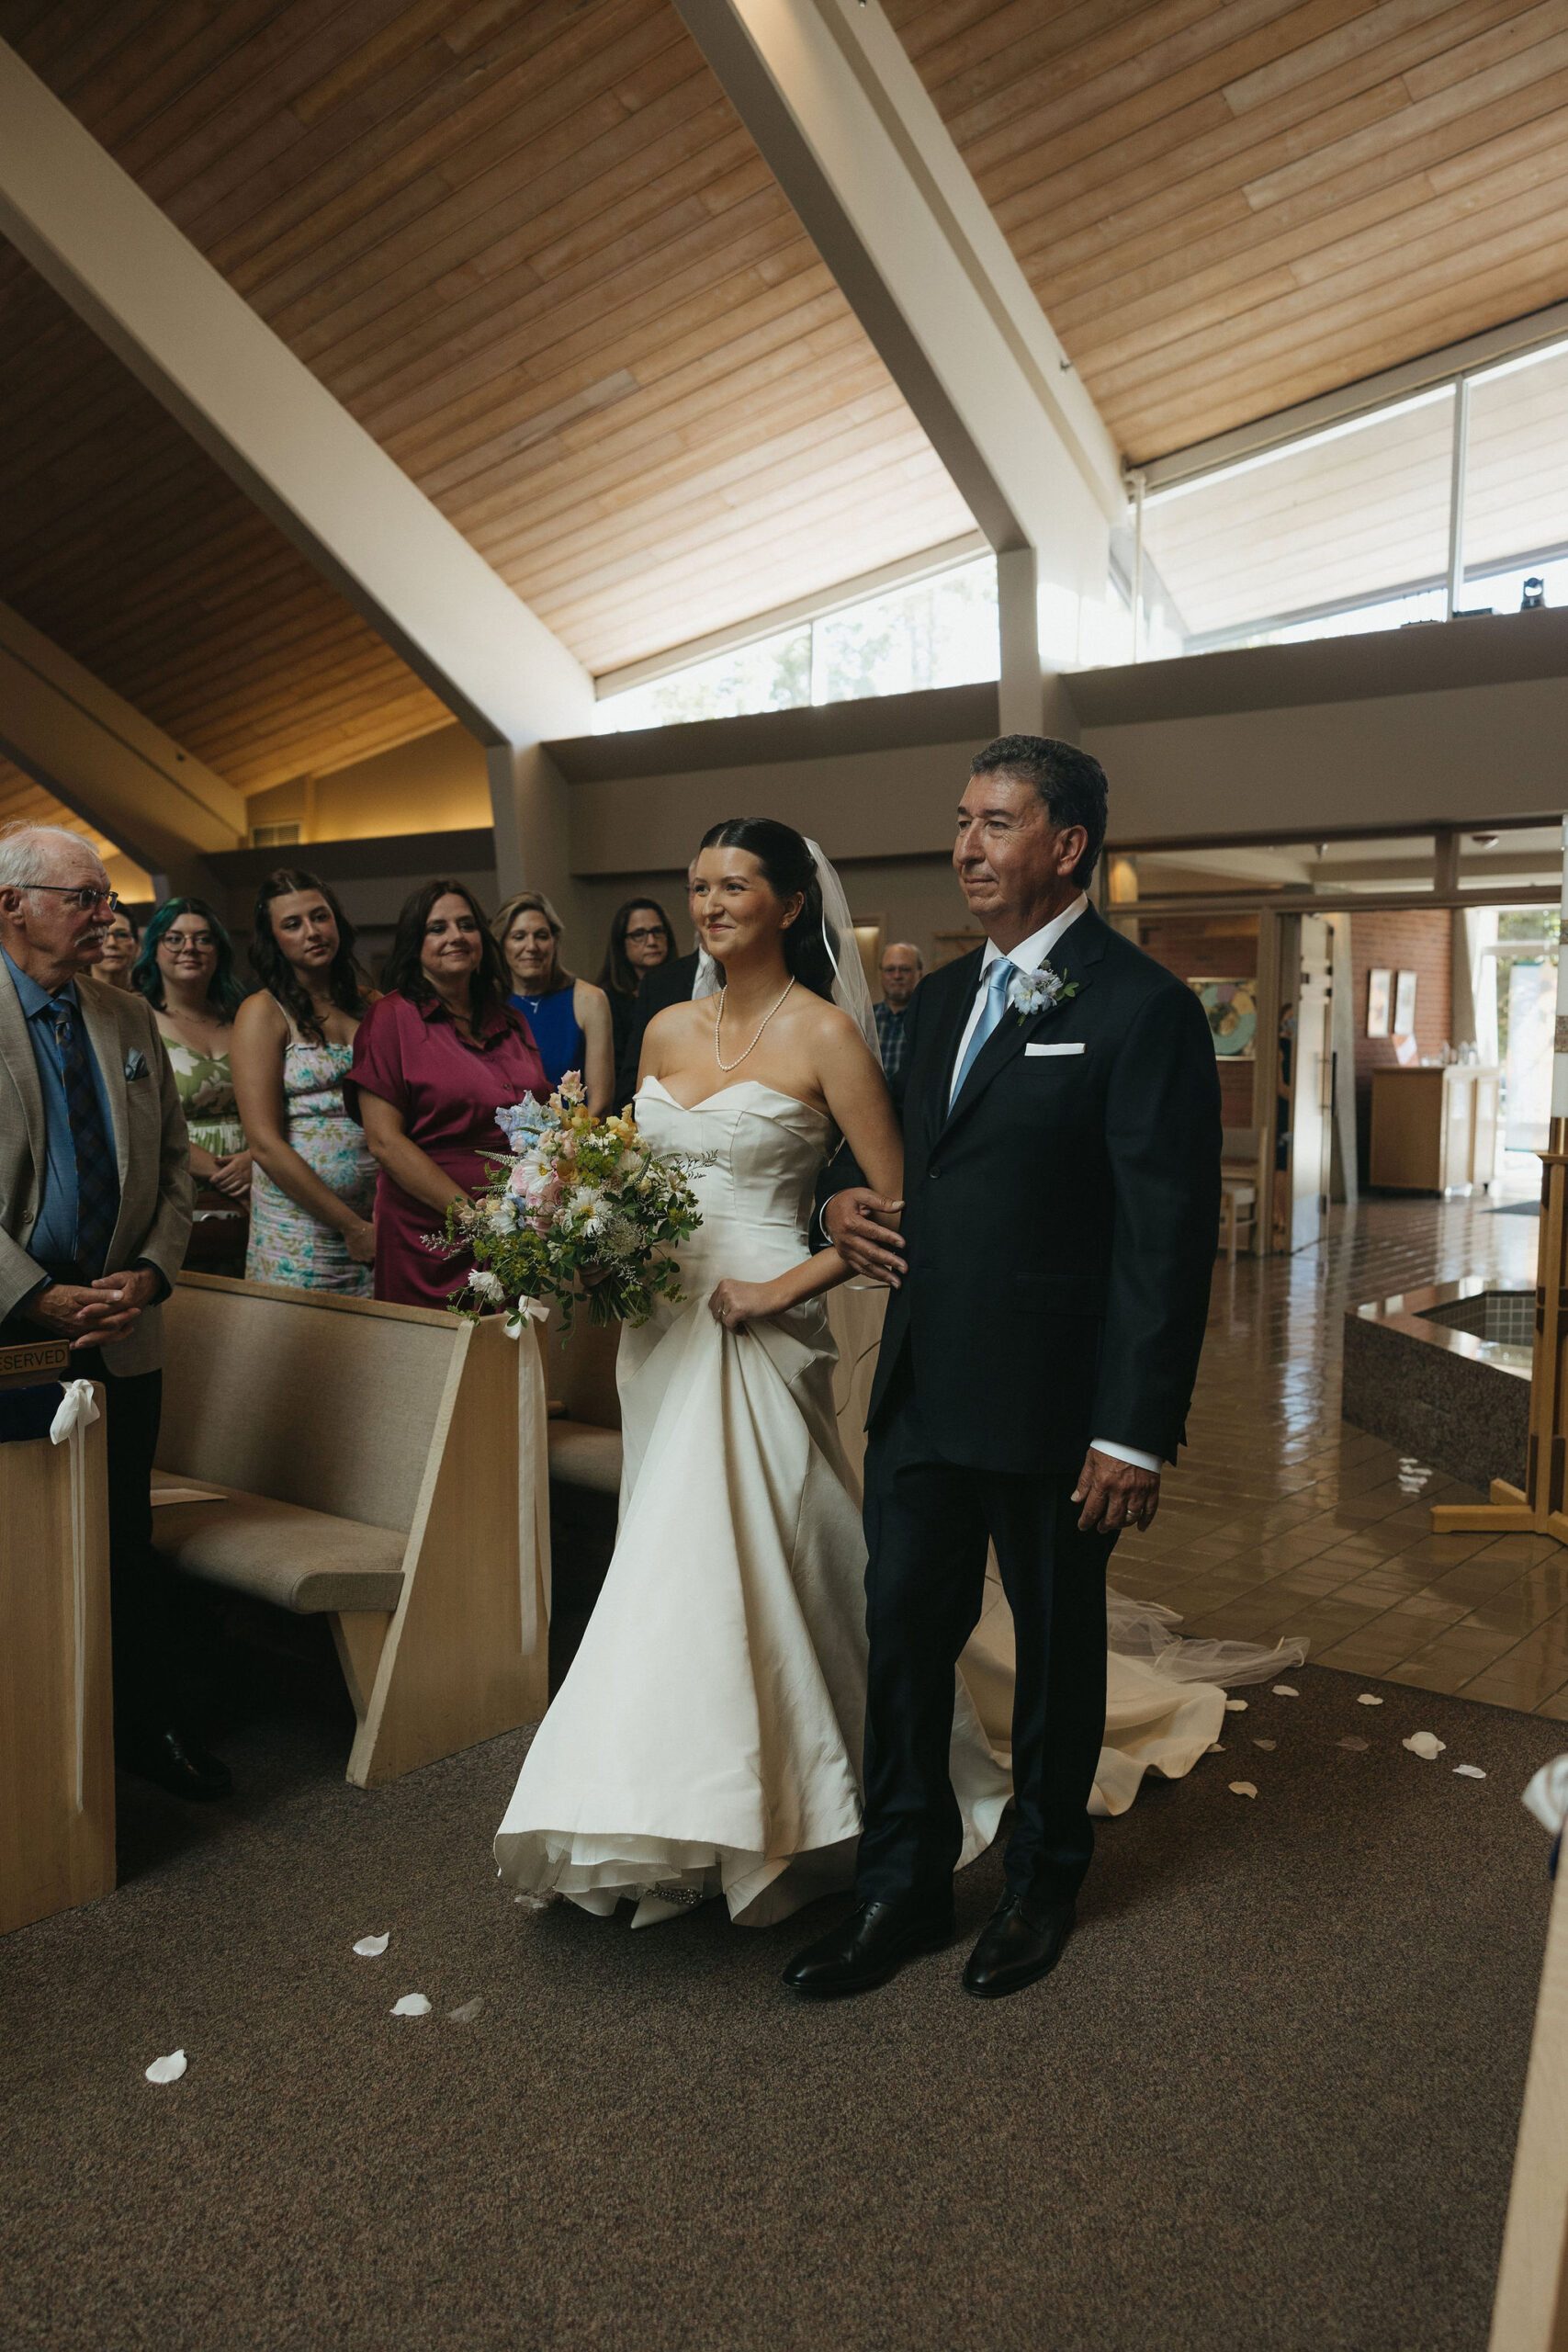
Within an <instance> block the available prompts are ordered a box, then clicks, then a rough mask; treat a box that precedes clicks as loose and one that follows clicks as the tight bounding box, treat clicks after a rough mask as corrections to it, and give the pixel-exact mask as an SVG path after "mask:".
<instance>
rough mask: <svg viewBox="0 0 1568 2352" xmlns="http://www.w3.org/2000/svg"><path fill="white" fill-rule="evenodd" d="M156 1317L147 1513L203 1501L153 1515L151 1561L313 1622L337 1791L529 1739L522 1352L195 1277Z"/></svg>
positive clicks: (455, 1328) (541, 1670)
mask: <svg viewBox="0 0 1568 2352" xmlns="http://www.w3.org/2000/svg"><path fill="white" fill-rule="evenodd" d="M164 1318H165V1321H164V1330H165V1369H164V1419H163V1429H162V1432H161V1435H160V1438H159V1443H158V1476H157V1477H156V1478H155V1480H154V1495H155V1496H156V1494H157V1492H158V1490H159V1488H160V1487H163V1488H164V1490H167V1489H168V1488H169V1487H179V1486H190V1485H195V1486H199V1487H207V1488H216V1489H218V1490H219V1491H218V1494H217V1496H216V1498H211V1499H208V1498H204V1499H201V1500H196V1501H182V1502H168V1503H164V1504H159V1505H158V1506H157V1507H156V1508H155V1509H154V1510H153V1514H152V1516H153V1540H154V1542H155V1543H156V1544H157V1545H158V1547H159V1549H160V1551H162V1552H163V1553H164V1555H166V1556H167V1557H169V1558H170V1559H171V1560H172V1561H173V1562H174V1564H175V1566H176V1567H178V1568H179V1569H180V1570H181V1571H182V1572H183V1573H184V1574H186V1575H187V1576H193V1577H201V1578H203V1579H204V1580H206V1581H208V1582H210V1583H215V1584H219V1585H225V1586H228V1587H230V1588H231V1589H233V1590H236V1591H241V1592H245V1593H249V1594H252V1595H254V1597H255V1598H257V1599H259V1600H266V1601H270V1602H272V1603H273V1604H274V1605H275V1606H276V1607H279V1608H284V1609H288V1610H292V1611H297V1612H300V1613H308V1614H324V1615H325V1616H327V1617H328V1618H329V1620H330V1622H331V1624H332V1629H333V1640H334V1642H335V1643H336V1645H337V1653H338V1657H339V1660H340V1662H341V1664H342V1666H343V1670H344V1679H345V1681H346V1682H347V1685H348V1691H349V1695H350V1697H351V1698H352V1700H353V1702H354V1708H355V1714H356V1715H357V1717H358V1719H359V1720H358V1730H357V1732H356V1734H355V1741H354V1748H353V1753H352V1755H351V1756H350V1758H349V1764H348V1778H349V1779H350V1780H351V1781H355V1782H357V1784H358V1785H359V1786H360V1787H362V1788H368V1787H373V1786H374V1785H375V1784H376V1783H378V1781H387V1780H391V1779H394V1778H395V1777H396V1776H397V1775H398V1774H399V1773H400V1772H407V1771H411V1770H413V1768H414V1767H415V1766H416V1765H420V1764H428V1763H432V1762H434V1760H435V1759H436V1758H438V1757H442V1756H450V1755H453V1754H455V1753H456V1752H457V1750H458V1749H459V1748H464V1747H472V1746H473V1745H475V1743H476V1742H478V1741H479V1740H484V1739H493V1738H494V1737H496V1736H497V1735H498V1734H499V1733H501V1732H504V1731H511V1730H513V1729H515V1728H516V1726H517V1725H518V1724H524V1723H530V1722H535V1721H537V1719H538V1718H539V1717H540V1716H541V1715H542V1714H543V1713H544V1712H545V1706H546V1702H547V1688H546V1665H545V1660H546V1637H547V1625H548V1617H549V1536H548V1525H547V1518H546V1516H545V1512H544V1510H543V1508H542V1502H543V1498H542V1497H538V1496H535V1495H531V1494H530V1492H529V1491H528V1482H527V1480H526V1479H522V1480H520V1477H519V1471H518V1451H519V1436H518V1431H519V1422H518V1410H519V1396H518V1386H519V1378H520V1376H521V1378H522V1379H523V1380H524V1381H525V1382H526V1384H527V1386H526V1388H525V1397H524V1401H525V1405H526V1406H527V1408H528V1409H529V1410H530V1411H531V1412H532V1413H534V1414H535V1415H536V1422H537V1431H538V1436H539V1440H540V1443H539V1449H538V1450H539V1452H540V1453H541V1455H542V1451H543V1446H542V1437H543V1426H542V1425H543V1416H544V1383H543V1378H542V1373H541V1367H540V1363H539V1358H538V1353H537V1351H536V1349H534V1348H532V1347H525V1346H522V1345H520V1344H519V1343H518V1342H517V1341H515V1340H509V1339H508V1338H507V1337H506V1335H505V1331H504V1329H503V1328H502V1323H501V1321H500V1319H499V1318H487V1319H486V1320H485V1321H484V1322H482V1323H477V1324H476V1323H467V1322H463V1321H461V1320H460V1319H459V1318H458V1317H457V1316H454V1315H448V1314H446V1313H445V1312H443V1311H441V1310H438V1309H432V1308H428V1307H412V1306H380V1305H378V1304H373V1303H372V1302H370V1301H369V1300H366V1299H348V1298H339V1297H337V1296H335V1295H333V1294H332V1293H330V1292H325V1291H304V1290H287V1289H283V1288H281V1287H278V1286H276V1285H274V1284H271V1283H246V1282H233V1281H227V1280H223V1279H220V1278H219V1277H217V1276H213V1275H204V1274H182V1275H181V1277H180V1280H179V1282H178V1283H177V1284H176V1285H175V1293H174V1295H173V1296H172V1297H171V1298H170V1300H169V1302H168V1304H167V1306H166V1307H165V1309H164ZM520 1563H521V1566H520ZM525 1621H526V1622H525Z"/></svg>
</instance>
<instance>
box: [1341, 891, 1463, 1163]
mask: <svg viewBox="0 0 1568 2352" xmlns="http://www.w3.org/2000/svg"><path fill="white" fill-rule="evenodd" d="M1452 956H1453V949H1452V917H1451V916H1450V913H1449V911H1448V910H1447V909H1446V908H1426V909H1421V910H1417V909H1416V908H1412V909H1411V910H1410V911H1409V912H1408V913H1398V914H1364V915H1362V914H1353V915H1352V916H1351V918H1350V970H1351V984H1350V1011H1351V1016H1352V1020H1353V1023H1354V1031H1355V1039H1356V1138H1357V1144H1358V1148H1359V1159H1360V1165H1361V1181H1362V1182H1363V1183H1364V1182H1366V1175H1367V1140H1368V1129H1369V1125H1370V1122H1371V1102H1372V1072H1373V1070H1375V1069H1397V1068H1398V1066H1399V1056H1398V1055H1397V1054H1396V1053H1395V1051H1394V1048H1393V1036H1392V1035H1390V1036H1387V1037H1369V1036H1368V1035H1367V976H1368V974H1369V973H1370V972H1371V971H1373V970H1374V969H1381V970H1384V971H1388V972H1392V973H1393V975H1394V980H1393V983H1391V993H1390V998H1389V1019H1390V1022H1391V1023H1392V1021H1393V992H1392V991H1393V987H1394V986H1396V985H1397V980H1398V975H1399V974H1400V973H1401V972H1414V973H1415V974H1416V1058H1417V1059H1419V1058H1420V1057H1421V1056H1422V1055H1423V1054H1435V1053H1437V1051H1438V1048H1439V1046H1444V1045H1447V1044H1450V1043H1451V1042H1452V1020H1453V961H1452Z"/></svg>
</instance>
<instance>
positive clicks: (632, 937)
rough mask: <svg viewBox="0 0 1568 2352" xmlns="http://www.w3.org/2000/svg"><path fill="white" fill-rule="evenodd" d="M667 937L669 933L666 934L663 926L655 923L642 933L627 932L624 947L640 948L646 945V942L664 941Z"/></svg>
mask: <svg viewBox="0 0 1568 2352" xmlns="http://www.w3.org/2000/svg"><path fill="white" fill-rule="evenodd" d="M668 937H669V933H667V932H666V930H665V928H664V925H663V924H662V923H661V922H656V923H653V924H651V925H649V927H647V928H646V929H644V930H642V931H628V932H627V933H626V945H627V946H628V947H632V946H637V947H642V946H644V945H646V944H647V943H648V941H649V940H650V939H666V938H668Z"/></svg>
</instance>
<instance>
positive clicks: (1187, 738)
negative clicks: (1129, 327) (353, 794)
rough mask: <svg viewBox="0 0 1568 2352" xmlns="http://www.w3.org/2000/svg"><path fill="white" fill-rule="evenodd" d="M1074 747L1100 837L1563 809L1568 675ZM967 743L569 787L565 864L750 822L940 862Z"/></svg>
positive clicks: (675, 845) (675, 849)
mask: <svg viewBox="0 0 1568 2352" xmlns="http://www.w3.org/2000/svg"><path fill="white" fill-rule="evenodd" d="M1194 666H1195V665H1194ZM1080 740H1081V741H1082V742H1083V745H1084V748H1085V750H1086V751H1089V752H1093V753H1094V755H1095V757H1096V758H1097V759H1098V760H1100V763H1102V765H1103V766H1104V768H1105V772H1106V775H1107V776H1108V777H1109V778H1110V783H1111V840H1112V841H1113V842H1114V841H1130V842H1139V841H1152V840H1158V841H1162V842H1170V843H1179V842H1181V841H1182V840H1183V839H1184V838H1186V839H1197V840H1201V839H1204V838H1211V839H1212V838H1213V836H1215V835H1216V834H1218V835H1220V836H1222V837H1224V836H1226V835H1229V836H1232V837H1236V838H1244V837H1246V836H1247V835H1249V834H1252V835H1265V836H1266V835H1269V834H1272V835H1273V836H1275V837H1276V838H1280V837H1288V836H1291V835H1294V836H1295V837H1296V838H1298V839H1306V840H1311V839H1314V838H1315V837H1316V836H1317V835H1318V833H1319V832H1334V831H1346V830H1350V829H1354V828H1362V827H1367V826H1371V825H1378V826H1386V827H1387V828H1388V829H1389V830H1391V831H1400V830H1404V829H1406V828H1408V829H1409V830H1411V831H1421V830H1425V829H1426V828H1427V827H1429V826H1431V825H1432V824H1435V823H1445V822H1451V823H1457V824H1461V825H1464V824H1472V825H1473V824H1481V823H1483V822H1484V821H1485V820H1487V819H1488V818H1496V817H1502V816H1510V815H1517V816H1551V815H1554V814H1557V813H1560V812H1561V811H1562V810H1563V809H1565V808H1568V761H1565V758H1564V745H1565V744H1568V679H1557V678H1552V679H1529V680H1521V681H1517V682H1516V683H1513V684H1503V685H1478V686H1468V687H1461V688H1458V689H1455V690H1454V691H1452V692H1450V693H1446V694H1445V693H1438V694H1426V695H1388V696H1385V697H1382V698H1381V699H1377V700H1357V701H1349V702H1340V703H1328V704H1321V705H1316V706H1310V705H1309V706H1294V707H1286V708H1283V709H1278V710H1254V711H1235V712H1223V713H1214V714H1211V715H1206V716H1198V717H1193V718H1155V719H1150V720H1147V721H1145V722H1142V723H1138V724H1133V725H1122V726H1111V727H1086V728H1085V729H1083V731H1082V735H1081V739H1080ZM977 748H978V746H977V744H976V743H974V742H964V743H950V744H934V745H927V746H925V747H923V748H919V749H915V750H908V751H895V752H858V753H848V754H845V755H842V756H840V757H834V758H826V759H807V760H792V761H780V762H776V763H766V762H763V763H759V764H757V765H754V766H747V767H735V768H708V769H701V770H698V771H697V772H695V773H694V774H693V773H686V774H675V775H660V776H647V775H639V776H631V777H626V778H619V779H614V780H610V781H594V782H591V783H578V784H574V785H573V786H572V787H571V848H572V865H573V867H574V869H575V870H576V872H577V873H578V875H579V876H581V878H582V880H583V881H584V882H589V881H592V880H593V879H595V878H596V877H597V876H600V875H603V874H605V873H611V872H613V873H617V874H626V873H633V874H652V873H662V872H665V871H669V870H671V869H675V870H680V868H681V867H682V864H683V861H684V859H685V857H687V856H688V855H689V854H690V853H691V850H692V849H693V847H694V845H695V844H696V842H698V841H700V840H701V838H702V835H703V832H704V831H705V829H706V827H707V826H709V825H711V824H713V823H715V822H716V820H718V819H719V818H721V817H727V816H731V815H734V814H738V813H752V812H757V813H765V814H767V815H769V816H772V817H780V818H783V819H784V820H785V822H787V823H789V824H792V825H796V826H798V827H799V828H800V830H801V831H803V832H807V833H810V834H812V835H813V836H814V837H815V838H816V839H817V840H818V841H819V842H821V844H822V847H823V848H824V849H825V850H826V851H827V853H828V854H829V856H830V857H831V858H832V859H834V861H835V862H836V863H839V862H849V861H852V860H855V859H876V858H880V859H884V860H886V859H888V858H903V857H920V858H925V859H929V858H931V857H936V858H939V859H940V858H943V857H945V854H946V852H947V847H948V844H949V842H951V840H952V834H953V806H954V803H955V802H956V801H957V798H958V796H959V794H960V793H961V792H962V791H963V788H964V779H965V776H966V774H967V767H968V758H969V754H970V753H971V752H972V751H974V750H976V749H977ZM595 895H596V894H595Z"/></svg>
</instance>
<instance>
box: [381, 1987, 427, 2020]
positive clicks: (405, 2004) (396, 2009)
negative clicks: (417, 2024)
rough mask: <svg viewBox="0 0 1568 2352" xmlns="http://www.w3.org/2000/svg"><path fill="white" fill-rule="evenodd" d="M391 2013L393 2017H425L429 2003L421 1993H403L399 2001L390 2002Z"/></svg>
mask: <svg viewBox="0 0 1568 2352" xmlns="http://www.w3.org/2000/svg"><path fill="white" fill-rule="evenodd" d="M391 2014H392V2015H393V2017H395V2018H427V2017H428V2016H429V2015H430V2003H429V2002H428V2001H427V2000H426V1999H425V1997H424V1995H423V1993H405V1994H404V1995H403V1996H402V1999H401V2000H400V2001H394V2002H393V2003H392V2009H391Z"/></svg>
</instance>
